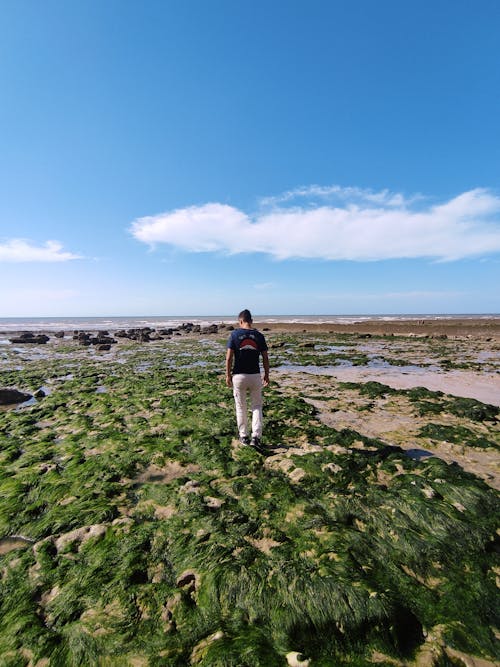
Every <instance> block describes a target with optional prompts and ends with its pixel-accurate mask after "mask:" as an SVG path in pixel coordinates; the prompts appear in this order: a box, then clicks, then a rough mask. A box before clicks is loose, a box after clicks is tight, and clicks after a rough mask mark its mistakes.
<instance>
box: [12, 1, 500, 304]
mask: <svg viewBox="0 0 500 667" xmlns="http://www.w3.org/2000/svg"><path fill="white" fill-rule="evenodd" d="M499 35H500V3H499V2H498V1H497V0H478V1H477V2H470V1H465V0H434V1H433V2H418V3H417V2H412V3H410V2H401V1H400V0H379V1H378V2H373V1H371V0H358V1H357V2H348V1H347V0H345V1H338V0H321V1H320V0H308V1H307V2H305V0H303V1H301V2H298V1H295V0H292V1H287V2H280V1H278V0H266V1H261V0H257V1H255V0H252V2H243V1H241V2H235V1H234V0H183V1H177V0H163V1H153V0H148V1H147V2H131V1H130V0H119V1H118V0H104V1H101V0H86V1H85V2H83V0H79V1H77V0H75V1H73V2H66V1H64V0H57V1H55V0H46V1H45V2H43V3H41V2H37V1H33V0H23V1H22V2H15V1H14V0H0V96H1V103H0V128H1V129H0V246H1V245H2V244H4V245H5V246H8V244H9V243H10V242H11V241H12V239H25V240H26V243H27V244H28V245H30V246H36V247H42V246H44V244H46V242H47V241H49V240H57V241H58V242H59V243H60V244H61V245H62V247H63V250H64V251H66V252H68V253H72V254H74V255H78V256H80V258H78V259H70V260H68V261H58V262H55V261H54V262H51V261H44V262H41V261H34V260H30V261H6V260H5V259H4V260H2V259H1V255H0V285H1V288H0V316H50V315H54V316H77V315H82V316H85V315H89V316H91V315H170V314H180V315H184V314H186V315H187V314H200V315H203V314H214V315H215V314H231V313H237V312H238V311H239V310H240V309H241V308H242V307H249V308H251V309H252V310H253V311H255V312H256V313H260V314H272V313H274V314H292V313H304V314H324V313H331V314H335V313H432V312H435V313H439V312H448V313H467V312H470V313H474V312H476V313H479V312H496V313H498V312H500V289H499V285H500V252H499V248H498V247H496V246H492V248H491V251H486V252H482V253H480V254H476V255H475V256H469V257H463V258H459V259H456V260H453V261H439V258H437V259H436V258H432V257H406V258H405V257H397V256H395V257H394V258H392V259H374V260H372V261H360V260H351V259H345V260H331V259H324V258H313V257H305V258H294V257H288V258H286V259H277V258H276V257H275V256H273V255H272V254H270V253H266V252H256V251H254V250H253V249H250V250H249V251H248V252H243V253H240V254H228V252H224V251H221V250H216V251H212V252H194V251H193V250H190V249H189V248H188V249H186V248H184V249H182V248H180V247H178V246H176V245H175V244H171V243H166V242H165V243H159V244H156V245H155V246H154V247H153V248H151V247H149V246H148V245H147V244H146V243H143V242H141V241H140V240H138V239H137V238H135V237H134V235H133V234H132V231H131V225H132V223H133V222H134V221H135V220H137V219H139V218H142V217H145V216H156V215H159V214H162V213H165V212H171V211H173V210H175V209H185V208H187V207H201V206H204V205H205V204H207V203H220V204H224V205H227V206H230V207H233V208H234V209H236V210H238V211H242V212H244V214H245V215H248V216H250V217H252V216H254V215H256V212H258V211H259V207H260V206H261V203H260V202H261V200H262V198H264V197H279V196H280V195H281V194H282V193H284V192H286V191H290V190H294V189H296V188H299V187H306V188H307V187H309V186H313V185H319V186H324V187H328V186H332V185H339V186H341V187H342V188H348V187H353V188H358V189H361V190H363V191H365V190H370V191H372V192H375V193H376V192H380V191H382V190H385V189H387V190H389V191H390V192H393V193H401V194H402V195H404V196H405V197H408V198H410V197H412V196H414V195H420V196H421V197H422V201H425V202H429V205H431V204H436V203H443V202H447V201H450V200H451V199H453V198H454V197H457V196H459V195H461V194H462V193H464V192H468V191H471V190H474V189H476V188H481V189H484V190H485V191H486V192H488V193H490V194H491V195H492V196H494V197H498V196H499V182H500V181H499V177H500V132H499V127H500V123H499V118H500V94H499V91H500V49H499V48H498V44H499ZM321 204H322V202H317V203H316V204H315V203H311V202H309V203H308V206H315V205H321ZM294 205H297V202H295V204H294ZM488 224H489V225H490V229H491V230H492V231H496V233H499V232H500V215H499V214H498V213H497V214H496V216H495V215H494V216H493V218H492V219H490V220H489V222H488ZM28 259H29V258H28Z"/></svg>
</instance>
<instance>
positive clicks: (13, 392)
mask: <svg viewBox="0 0 500 667" xmlns="http://www.w3.org/2000/svg"><path fill="white" fill-rule="evenodd" d="M30 398H33V396H32V395H31V394H26V393H25V392H24V391H19V390H18V389H12V388H10V387H5V388H4V389H0V405H13V404H14V403H24V402H25V401H29V399H30Z"/></svg>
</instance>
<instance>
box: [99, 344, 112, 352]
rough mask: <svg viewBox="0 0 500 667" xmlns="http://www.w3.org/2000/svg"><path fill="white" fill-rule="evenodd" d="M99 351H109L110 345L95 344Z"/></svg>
mask: <svg viewBox="0 0 500 667" xmlns="http://www.w3.org/2000/svg"><path fill="white" fill-rule="evenodd" d="M97 349H98V351H99V352H109V350H111V345H110V344H109V343H101V345H98V346H97Z"/></svg>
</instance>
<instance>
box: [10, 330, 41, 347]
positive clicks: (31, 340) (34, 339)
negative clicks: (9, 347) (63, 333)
mask: <svg viewBox="0 0 500 667" xmlns="http://www.w3.org/2000/svg"><path fill="white" fill-rule="evenodd" d="M9 340H10V342H11V343H16V344H17V345H19V344H20V343H21V344H32V345H45V343H47V342H48V341H49V340H50V338H49V337H48V336H46V335H45V334H37V335H35V334H33V333H31V332H25V333H22V334H21V335H20V336H18V337H16V338H10V339H9Z"/></svg>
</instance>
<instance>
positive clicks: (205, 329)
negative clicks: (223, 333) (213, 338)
mask: <svg viewBox="0 0 500 667" xmlns="http://www.w3.org/2000/svg"><path fill="white" fill-rule="evenodd" d="M201 333H203V334H216V333H219V327H218V326H217V324H210V326H208V327H203V328H202V330H201Z"/></svg>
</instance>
